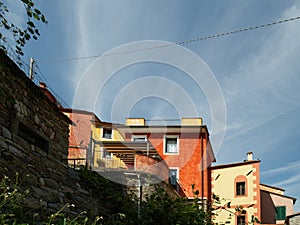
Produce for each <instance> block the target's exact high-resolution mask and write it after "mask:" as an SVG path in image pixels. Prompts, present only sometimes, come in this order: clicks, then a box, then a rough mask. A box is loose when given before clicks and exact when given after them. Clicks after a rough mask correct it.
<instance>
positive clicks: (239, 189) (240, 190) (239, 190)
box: [236, 181, 246, 196]
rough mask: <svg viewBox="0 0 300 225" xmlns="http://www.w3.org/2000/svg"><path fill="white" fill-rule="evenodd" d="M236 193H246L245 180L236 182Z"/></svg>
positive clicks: (239, 194)
mask: <svg viewBox="0 0 300 225" xmlns="http://www.w3.org/2000/svg"><path fill="white" fill-rule="evenodd" d="M236 195H238V196H241V195H246V183H245V182H244V181H243V182H236Z"/></svg>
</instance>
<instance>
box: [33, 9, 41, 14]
mask: <svg viewBox="0 0 300 225" xmlns="http://www.w3.org/2000/svg"><path fill="white" fill-rule="evenodd" d="M34 11H35V13H36V14H38V15H41V14H42V13H41V11H40V10H38V9H34Z"/></svg>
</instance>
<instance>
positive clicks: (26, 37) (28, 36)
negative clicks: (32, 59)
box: [24, 33, 30, 41]
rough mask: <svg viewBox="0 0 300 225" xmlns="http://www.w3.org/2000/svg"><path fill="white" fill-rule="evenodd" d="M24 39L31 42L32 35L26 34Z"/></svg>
mask: <svg viewBox="0 0 300 225" xmlns="http://www.w3.org/2000/svg"><path fill="white" fill-rule="evenodd" d="M24 37H25V39H26V40H27V41H29V40H30V34H28V33H25V35H24Z"/></svg>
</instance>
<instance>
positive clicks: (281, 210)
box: [275, 206, 286, 220]
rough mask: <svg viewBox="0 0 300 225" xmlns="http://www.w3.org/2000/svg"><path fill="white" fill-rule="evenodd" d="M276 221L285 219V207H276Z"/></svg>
mask: <svg viewBox="0 0 300 225" xmlns="http://www.w3.org/2000/svg"><path fill="white" fill-rule="evenodd" d="M275 210H276V220H285V217H286V207H285V206H276V207H275Z"/></svg>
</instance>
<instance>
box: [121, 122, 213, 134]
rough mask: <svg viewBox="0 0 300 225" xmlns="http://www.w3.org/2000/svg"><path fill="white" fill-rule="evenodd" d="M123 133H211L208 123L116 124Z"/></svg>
mask: <svg viewBox="0 0 300 225" xmlns="http://www.w3.org/2000/svg"><path fill="white" fill-rule="evenodd" d="M115 128H116V129H118V130H119V131H120V132H121V133H166V132H168V133H206V134H208V135H209V132H208V129H207V127H206V125H193V126H190V125H167V126H164V125H153V126H149V125H135V126H133V125H130V126H126V125H122V124H119V125H115Z"/></svg>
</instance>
